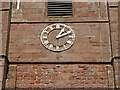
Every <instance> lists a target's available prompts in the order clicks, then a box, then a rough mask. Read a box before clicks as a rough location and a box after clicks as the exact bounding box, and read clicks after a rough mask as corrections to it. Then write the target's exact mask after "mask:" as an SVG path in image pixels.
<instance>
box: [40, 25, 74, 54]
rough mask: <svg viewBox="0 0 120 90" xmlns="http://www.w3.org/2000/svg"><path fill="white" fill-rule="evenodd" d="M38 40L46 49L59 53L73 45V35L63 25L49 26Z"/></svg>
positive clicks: (72, 32) (67, 27) (68, 28)
mask: <svg viewBox="0 0 120 90" xmlns="http://www.w3.org/2000/svg"><path fill="white" fill-rule="evenodd" d="M40 38H41V42H42V44H43V45H44V47H45V48H46V49H48V50H51V51H56V52H60V51H64V50H67V49H69V48H70V47H71V46H72V45H73V43H74V41H75V33H74V31H73V30H72V29H71V28H70V27H69V26H67V25H65V24H51V25H49V26H47V27H46V28H45V29H44V30H43V31H42V32H41V37H40Z"/></svg>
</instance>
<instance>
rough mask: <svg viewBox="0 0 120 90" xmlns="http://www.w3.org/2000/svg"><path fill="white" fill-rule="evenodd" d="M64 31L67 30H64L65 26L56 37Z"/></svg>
mask: <svg viewBox="0 0 120 90" xmlns="http://www.w3.org/2000/svg"><path fill="white" fill-rule="evenodd" d="M64 31H65V30H64V28H63V29H62V30H61V31H60V33H59V34H58V35H57V36H56V37H59V36H60V35H61V34H62V33H63V32H64Z"/></svg>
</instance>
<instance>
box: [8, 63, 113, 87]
mask: <svg viewBox="0 0 120 90" xmlns="http://www.w3.org/2000/svg"><path fill="white" fill-rule="evenodd" d="M11 67H13V68H12V69H11ZM11 67H10V72H9V76H8V78H9V79H8V81H7V84H6V87H7V88H10V87H13V86H14V84H13V83H12V82H14V80H15V79H14V78H15V76H16V88H114V77H113V68H112V66H111V65H102V64H101V65H98V64H95V65H94V64H91V65H90V64H25V65H23V64H19V65H17V70H14V69H15V68H14V66H11ZM11 70H12V71H11ZM15 71H17V74H15ZM11 75H12V76H11ZM11 78H12V79H11ZM10 81H11V83H8V82H10Z"/></svg>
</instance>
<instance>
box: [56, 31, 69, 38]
mask: <svg viewBox="0 0 120 90" xmlns="http://www.w3.org/2000/svg"><path fill="white" fill-rule="evenodd" d="M70 33H71V31H68V32H67V33H64V34H62V35H58V36H56V39H58V38H61V37H64V36H66V35H68V34H70Z"/></svg>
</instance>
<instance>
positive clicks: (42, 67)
mask: <svg viewBox="0 0 120 90" xmlns="http://www.w3.org/2000/svg"><path fill="white" fill-rule="evenodd" d="M12 7H13V9H12V21H11V22H12V24H11V30H10V42H9V44H10V46H9V54H8V56H9V57H8V59H9V60H10V62H12V63H13V62H19V63H20V62H21V63H22V62H23V63H24V62H27V63H28V64H14V65H11V64H10V66H9V73H8V79H7V80H6V88H12V89H15V88H16V89H18V88H114V87H117V88H118V87H119V85H118V76H119V72H118V68H117V67H118V65H119V64H118V62H119V61H115V62H114V65H111V64H112V63H111V64H110V62H111V43H112V53H113V56H118V21H117V20H118V17H117V16H118V4H117V3H109V8H107V3H100V15H101V17H100V18H99V15H98V13H99V11H98V3H97V2H96V3H73V7H74V8H73V11H74V16H73V17H70V18H47V17H46V3H21V4H20V9H19V10H17V9H16V3H15V2H14V3H13V5H12ZM29 8H30V9H29ZM2 9H9V5H8V3H4V4H3V5H2ZM107 9H108V10H109V13H110V16H108V12H107ZM41 12H42V13H41ZM0 13H3V16H2V17H3V19H2V21H3V32H2V33H3V35H2V38H3V40H2V42H3V44H2V45H3V47H2V48H3V54H4V53H5V52H7V51H6V50H5V48H6V40H7V38H6V33H7V24H8V23H7V22H8V21H7V20H8V18H7V17H8V11H3V12H1V11H0ZM40 14H41V15H40ZM108 17H109V18H110V24H109V22H108V19H109V18H108ZM99 19H100V22H101V23H99V22H98V20H99ZM47 21H49V22H54V21H58V22H59V21H63V22H68V23H65V24H67V25H70V26H71V27H72V28H73V29H74V30H75V32H76V41H75V44H74V45H73V46H72V47H71V49H69V50H67V51H65V52H62V53H59V54H58V53H54V52H50V51H48V50H46V49H45V48H44V47H43V46H42V45H41V41H40V40H39V38H38V35H39V34H40V33H41V31H42V30H43V29H44V28H45V27H46V26H47V25H49V24H51V23H41V22H47ZM76 21H77V22H80V23H69V22H76ZM85 21H86V22H87V23H86V22H85ZM16 22H17V23H16ZM20 22H24V23H20ZM31 22H33V23H31ZM35 22H37V23H35ZM39 22H40V23H39ZM82 22H84V23H82ZM89 22H90V23H89ZM95 22H96V23H95ZM15 23H16V24H15ZM109 25H110V28H109ZM110 31H111V33H110ZM109 33H110V35H111V43H110V37H109V36H110V35H109ZM100 35H102V39H101V40H102V44H103V47H102V49H101V40H100ZM85 36H87V38H82V37H85ZM89 36H95V38H90V37H89ZM101 50H103V53H101ZM102 56H103V60H102ZM58 57H59V60H58ZM37 62H38V63H39V62H43V63H44V62H47V63H49V62H54V63H55V64H29V63H37ZM56 62H71V64H57V63H56ZM72 62H78V64H72ZM81 62H85V63H86V64H80V63H81ZM89 62H91V63H96V62H98V63H99V62H103V63H105V62H108V63H107V64H102V63H99V64H90V63H89Z"/></svg>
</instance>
